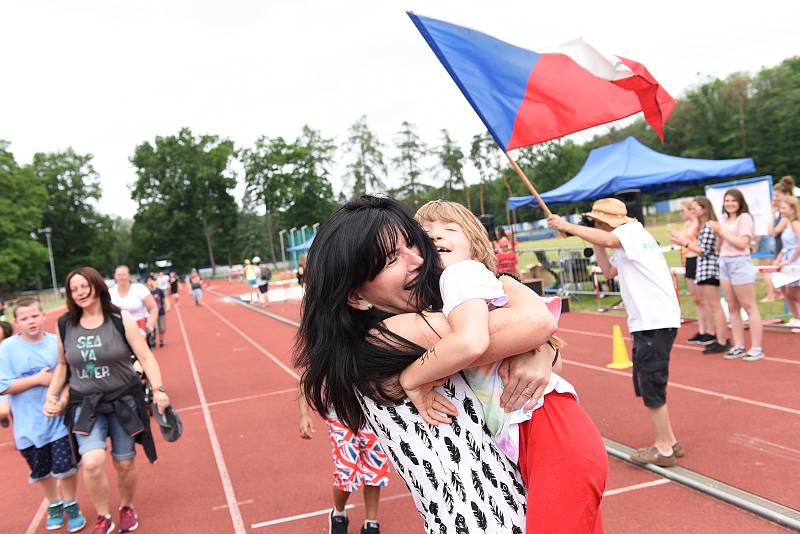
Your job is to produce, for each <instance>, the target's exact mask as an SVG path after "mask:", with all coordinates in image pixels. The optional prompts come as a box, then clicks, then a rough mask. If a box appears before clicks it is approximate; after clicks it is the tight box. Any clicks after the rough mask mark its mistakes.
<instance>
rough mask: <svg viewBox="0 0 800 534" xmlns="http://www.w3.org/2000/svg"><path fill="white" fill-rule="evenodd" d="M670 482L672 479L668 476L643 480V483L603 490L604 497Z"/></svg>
mask: <svg viewBox="0 0 800 534" xmlns="http://www.w3.org/2000/svg"><path fill="white" fill-rule="evenodd" d="M670 482H671V481H670V480H669V479H667V478H659V479H656V480H651V481H650V482H642V483H641V484H633V485H632V486H625V487H624V488H617V489H613V490H606V491H604V492H603V497H611V496H612V495H620V494H622V493H628V492H629V491H637V490H640V489H646V488H652V487H653V486H661V485H662V484H669V483H670Z"/></svg>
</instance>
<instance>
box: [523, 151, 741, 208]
mask: <svg viewBox="0 0 800 534" xmlns="http://www.w3.org/2000/svg"><path fill="white" fill-rule="evenodd" d="M755 170H756V166H755V164H754V163H753V160H752V158H741V159H722V160H713V159H696V158H681V157H678V156H668V155H666V154H662V153H660V152H656V151H655V150H653V149H651V148H648V147H646V146H645V145H643V144H642V143H640V142H639V141H638V140H637V139H636V138H634V137H628V138H627V139H625V140H623V141H619V142H617V143H614V144H611V145H607V146H604V147H601V148H595V149H594V150H592V151H591V152H589V157H588V158H586V163H584V164H583V168H582V169H581V170H580V172H579V173H578V174H577V175H576V176H575V177H574V178H573V179H572V180H570V181H568V182H566V183H564V184H562V185H560V186H559V187H556V188H555V189H553V190H552V191H547V192H546V193H542V194H541V197H542V200H544V201H545V202H546V203H547V204H564V203H567V202H581V201H585V200H595V199H598V198H604V197H610V196H612V195H614V193H617V192H618V191H623V190H625V189H639V190H641V192H642V193H663V192H666V191H673V190H675V189H680V188H682V187H687V186H690V185H694V184H698V183H701V182H705V181H708V180H714V179H716V178H725V177H729V176H740V175H743V174H750V173H753V172H755ZM536 205H537V203H536V199H534V198H533V197H532V196H524V197H511V198H509V199H508V207H509V209H512V210H513V209H516V208H520V207H523V206H536Z"/></svg>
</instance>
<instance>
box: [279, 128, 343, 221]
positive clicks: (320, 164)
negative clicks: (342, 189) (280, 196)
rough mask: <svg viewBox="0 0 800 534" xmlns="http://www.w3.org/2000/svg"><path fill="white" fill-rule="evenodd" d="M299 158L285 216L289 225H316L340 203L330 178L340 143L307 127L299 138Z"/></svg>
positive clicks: (297, 142) (291, 183) (297, 143)
mask: <svg viewBox="0 0 800 534" xmlns="http://www.w3.org/2000/svg"><path fill="white" fill-rule="evenodd" d="M296 146H297V154H296V155H297V160H296V164H295V166H294V170H295V172H294V176H293V177H292V180H291V182H290V186H289V189H290V197H291V199H292V200H291V203H290V205H289V206H287V208H286V213H285V214H284V220H285V222H286V224H287V225H288V226H302V225H304V224H308V225H312V224H313V223H316V222H322V221H324V220H325V219H327V218H328V216H329V215H330V214H331V212H332V211H333V210H334V208H335V207H336V202H335V201H334V199H333V187H332V186H331V182H330V175H331V165H332V164H333V155H334V152H335V150H336V146H335V145H334V144H333V140H332V139H328V138H324V137H322V135H321V134H320V132H319V131H317V130H313V129H312V128H309V127H308V126H304V127H303V133H302V135H301V136H300V137H299V138H298V139H297V141H296Z"/></svg>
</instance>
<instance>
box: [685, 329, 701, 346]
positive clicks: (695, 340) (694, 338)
mask: <svg viewBox="0 0 800 534" xmlns="http://www.w3.org/2000/svg"><path fill="white" fill-rule="evenodd" d="M703 336H705V334H701V333H700V332H698V333H696V334H695V335H693V336H692V337H690V338H689V339H687V340H686V342H687V343H692V344H695V345H696V344H700V343H702V342H703Z"/></svg>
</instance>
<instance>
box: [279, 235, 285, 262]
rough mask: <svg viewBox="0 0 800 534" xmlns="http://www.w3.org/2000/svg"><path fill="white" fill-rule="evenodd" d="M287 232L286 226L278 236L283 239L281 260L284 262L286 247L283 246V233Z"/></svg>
mask: <svg viewBox="0 0 800 534" xmlns="http://www.w3.org/2000/svg"><path fill="white" fill-rule="evenodd" d="M285 233H286V229H285V228H284V229H283V230H281V231H280V232H278V237H279V238H280V239H281V260H282V261H283V263H286V247H284V246H283V234H285Z"/></svg>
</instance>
